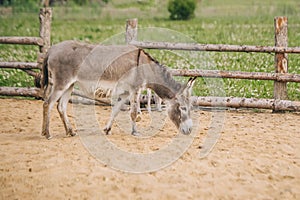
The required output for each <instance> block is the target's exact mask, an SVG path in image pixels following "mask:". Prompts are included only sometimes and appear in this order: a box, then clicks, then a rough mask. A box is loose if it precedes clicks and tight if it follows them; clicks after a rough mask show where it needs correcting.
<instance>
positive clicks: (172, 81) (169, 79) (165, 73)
mask: <svg viewBox="0 0 300 200" xmlns="http://www.w3.org/2000/svg"><path fill="white" fill-rule="evenodd" d="M140 50H141V51H142V52H143V53H144V54H145V55H146V56H147V57H148V58H149V59H150V61H152V62H154V64H156V65H157V66H158V70H159V73H160V74H161V75H163V79H164V80H165V81H166V82H167V83H168V86H169V87H171V88H172V90H173V92H175V93H177V92H179V91H180V90H181V89H182V87H183V85H182V84H181V83H178V82H177V81H176V80H175V79H174V78H173V76H172V74H171V73H170V71H169V70H168V67H167V66H165V65H163V64H161V63H160V62H159V61H158V60H156V59H154V58H153V57H152V56H151V55H150V54H149V53H147V52H145V51H144V50H143V49H140ZM151 85H152V84H150V87H151ZM152 87H153V86H152ZM152 89H153V88H152ZM164 92H166V91H164ZM158 95H159V94H158ZM159 96H160V95H159Z"/></svg>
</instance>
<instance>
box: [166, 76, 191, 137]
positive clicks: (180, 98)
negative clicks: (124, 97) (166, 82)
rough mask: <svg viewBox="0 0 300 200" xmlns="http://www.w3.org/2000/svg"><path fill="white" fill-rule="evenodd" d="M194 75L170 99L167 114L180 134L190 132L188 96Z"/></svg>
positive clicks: (189, 103)
mask: <svg viewBox="0 0 300 200" xmlns="http://www.w3.org/2000/svg"><path fill="white" fill-rule="evenodd" d="M195 80H196V77H193V78H190V80H189V81H188V82H187V84H186V85H185V87H183V88H182V90H180V91H179V92H178V93H177V94H176V96H175V97H174V98H173V99H172V100H171V101H170V107H169V110H168V114H169V117H170V119H171V120H172V122H173V123H174V124H175V125H176V127H177V128H178V129H179V131H180V132H181V133H182V134H185V135H188V134H190V133H191V132H192V126H193V121H192V119H191V116H190V110H191V102H190V96H191V93H192V87H193V85H194V82H195Z"/></svg>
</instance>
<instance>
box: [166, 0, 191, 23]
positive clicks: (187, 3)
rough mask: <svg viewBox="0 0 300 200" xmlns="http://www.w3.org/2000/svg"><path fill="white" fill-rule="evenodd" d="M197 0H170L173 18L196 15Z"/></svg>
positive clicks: (189, 17) (179, 18)
mask: <svg viewBox="0 0 300 200" xmlns="http://www.w3.org/2000/svg"><path fill="white" fill-rule="evenodd" d="M195 9H196V1H195V0H169V3H168V11H169V12H170V19H172V20H188V19H191V18H193V17H194V16H195V14H194V12H195Z"/></svg>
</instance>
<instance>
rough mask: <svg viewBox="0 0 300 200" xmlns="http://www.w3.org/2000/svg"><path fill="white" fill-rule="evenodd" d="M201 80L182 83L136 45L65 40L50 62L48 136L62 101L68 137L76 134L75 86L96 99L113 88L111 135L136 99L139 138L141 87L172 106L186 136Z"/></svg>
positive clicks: (45, 130) (46, 91) (172, 116)
mask: <svg viewBox="0 0 300 200" xmlns="http://www.w3.org/2000/svg"><path fill="white" fill-rule="evenodd" d="M194 81H195V78H192V79H190V80H189V81H188V83H187V84H181V83H178V82H176V81H175V80H174V79H173V78H172V76H171V74H170V72H168V70H167V68H166V67H164V66H162V65H160V64H159V63H158V62H157V61H155V60H154V59H153V58H152V57H151V56H150V55H149V54H147V53H146V52H144V51H143V50H141V49H139V48H137V47H135V46H131V45H112V46H102V45H90V44H84V43H79V42H75V41H65V42H61V43H58V44H56V45H53V46H52V47H51V48H50V49H49V51H48V53H47V56H46V58H45V60H44V65H43V77H42V81H41V85H42V89H44V104H43V128H42V135H43V136H45V137H46V138H48V139H50V138H51V135H50V133H49V120H50V111H51V109H52V108H53V106H54V104H55V102H57V101H58V105H57V109H58V112H59V114H60V117H61V119H62V121H63V123H64V127H65V130H66V134H67V135H71V136H74V135H76V133H75V132H74V131H73V129H72V126H71V124H70V122H69V120H68V117H67V113H66V109H67V104H68V101H69V99H70V96H71V93H72V89H73V87H74V84H75V83H76V84H78V86H79V87H80V88H81V89H83V90H84V91H86V92H87V93H88V94H90V95H94V93H93V92H94V91H95V89H97V88H99V87H100V88H102V89H103V90H108V89H111V90H112V91H113V92H112V93H113V97H116V98H115V99H116V101H115V102H114V106H113V108H112V112H111V117H110V120H109V121H108V123H107V125H106V127H105V128H104V132H105V133H106V134H109V133H110V132H111V127H112V124H113V120H114V118H115V117H116V115H117V114H118V113H119V111H120V109H121V107H122V105H123V104H124V103H125V101H126V100H128V98H129V100H130V106H131V111H130V116H131V122H132V134H133V135H137V134H138V132H137V128H136V118H137V94H138V91H139V89H140V88H141V87H145V88H151V89H152V90H153V91H154V92H155V93H156V94H157V95H158V96H159V97H160V98H162V99H164V100H165V101H166V102H169V108H168V115H169V117H170V119H171V120H172V122H173V123H174V124H175V125H176V127H177V128H178V129H179V130H180V132H181V133H183V134H190V133H191V130H192V120H191V118H190V107H191V104H190V100H189V97H190V94H191V90H192V86H193V83H194Z"/></svg>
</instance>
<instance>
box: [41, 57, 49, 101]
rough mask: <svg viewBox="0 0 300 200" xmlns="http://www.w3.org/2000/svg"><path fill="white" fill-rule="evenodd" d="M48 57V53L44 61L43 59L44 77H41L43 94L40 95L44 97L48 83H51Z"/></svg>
mask: <svg viewBox="0 0 300 200" xmlns="http://www.w3.org/2000/svg"><path fill="white" fill-rule="evenodd" d="M48 58H49V54H48V53H47V54H46V56H45V58H44V61H43V66H42V77H41V80H40V85H41V89H40V93H41V95H40V96H42V97H44V95H45V91H46V88H47V86H48V83H49V77H48V75H49V71H48Z"/></svg>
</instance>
